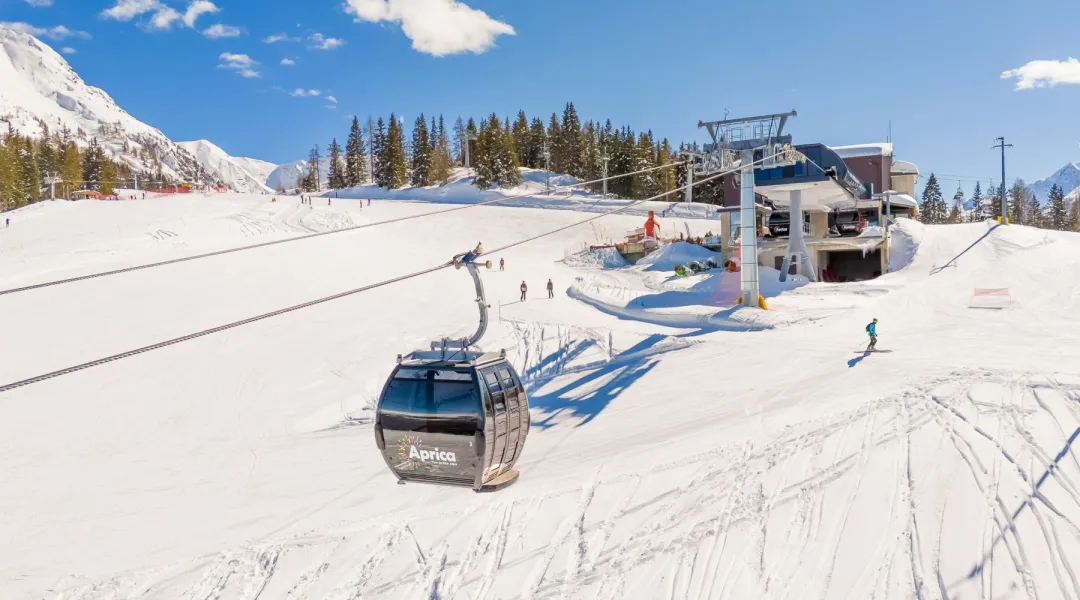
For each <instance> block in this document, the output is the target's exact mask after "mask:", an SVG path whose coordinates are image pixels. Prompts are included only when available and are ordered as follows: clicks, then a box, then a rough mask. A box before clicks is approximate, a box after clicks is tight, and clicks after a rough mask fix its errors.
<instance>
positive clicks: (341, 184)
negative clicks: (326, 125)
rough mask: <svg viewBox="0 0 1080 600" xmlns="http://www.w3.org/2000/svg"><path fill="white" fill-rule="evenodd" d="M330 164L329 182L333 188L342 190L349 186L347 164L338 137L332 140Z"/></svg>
mask: <svg viewBox="0 0 1080 600" xmlns="http://www.w3.org/2000/svg"><path fill="white" fill-rule="evenodd" d="M329 152H330V166H329V167H328V169H329V171H330V172H329V174H328V181H327V184H328V186H329V188H330V189H332V190H340V189H343V188H346V187H348V184H347V183H346V180H345V166H346V165H345V164H344V160H343V159H342V156H341V146H339V145H338V143H337V138H334V139H333V140H332V141H331V142H330V150H329Z"/></svg>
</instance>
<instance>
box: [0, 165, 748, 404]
mask: <svg viewBox="0 0 1080 600" xmlns="http://www.w3.org/2000/svg"><path fill="white" fill-rule="evenodd" d="M764 160H765V159H764V158H762V159H761V160H758V161H755V162H753V163H751V164H750V166H753V165H756V164H758V163H760V162H764ZM741 168H743V166H742V165H740V166H739V167H736V168H734V169H731V170H728V171H721V172H719V173H715V174H713V175H710V176H708V177H706V178H704V179H700V180H698V181H695V182H694V183H692V184H689V185H685V186H682V187H679V188H675V189H673V190H671V191H670V192H664V193H662V194H658V195H656V196H652V197H651V198H646V199H644V200H636V201H633V202H630V203H629V204H627V205H626V206H622V207H619V208H616V209H613V210H609V211H607V212H604V213H600V214H598V215H596V216H593V217H589V218H587V219H583V220H581V221H578V222H576V223H572V224H570V225H564V226H562V227H557V228H555V229H552V230H550V231H547V232H545V233H541V234H538V235H534V236H531V237H528V238H524V239H522V240H518V241H516V242H513V243H511V244H507V245H505V246H502V247H499V248H496V249H494V250H490V251H487V252H485V254H494V253H496V252H502V251H504V250H507V249H510V248H513V247H515V246H520V245H522V244H527V243H529V242H532V241H534V240H538V239H540V238H543V237H547V236H549V235H552V234H555V233H558V232H560V231H565V230H567V229H570V228H572V227H577V226H578V225H584V224H585V223H589V222H592V221H595V220H597V219H601V218H603V217H606V216H609V215H613V214H615V213H619V212H622V211H625V210H628V209H630V208H632V207H634V206H638V205H640V204H642V203H644V202H650V201H654V200H659V199H660V198H663V197H665V196H668V195H670V194H674V193H677V192H680V191H683V190H684V189H686V188H689V187H691V186H694V185H698V184H701V183H705V182H707V181H711V180H713V179H716V178H718V177H723V176H724V175H727V174H729V173H734V172H735V171H738V170H739V169H741ZM579 185H581V184H579ZM453 264H454V263H453V261H448V262H445V263H442V264H440V265H436V266H434V267H430V268H427V269H423V270H420V271H415V272H413V273H409V274H408V275H402V276H399V277H394V278H392V279H386V280H384V281H380V282H378V283H372V284H369V285H365V286H363V287H359V288H356V289H352V290H348V291H345V292H340V293H338V294H334V295H332V296H325V297H323V298H318V299H316V300H310V301H308V302H304V303H301V304H296V305H293V306H289V307H287V308H282V309H278V310H275V311H272V312H268V313H263V314H261V315H258V316H254V317H250V318H247V319H242V320H240V321H233V322H232V323H227V324H225V325H219V326H217V327H212V328H210V329H204V330H202V331H198V332H195V333H191V334H188V335H184V336H181V337H177V338H173V339H171V340H167V341H164V342H159V343H156V344H150V345H149V346H143V347H141V348H136V349H134V350H128V351H127V352H121V353H119V354H114V355H112V356H107V357H105V358H99V359H96V360H92V361H89V362H85V363H82V364H78V365H74V366H71V367H66V368H63V369H58V370H56V371H52V372H49V373H45V374H42V375H36V376H34V377H29V378H27V379H23V380H20V381H15V382H12V383H8V384H5V385H2V386H0V393H2V392H8V391H11V390H14V389H16V388H20V387H24V386H27V385H31V384H34V383H39V382H42V381H46V380H48V379H53V378H56V377H60V376H62V375H68V374H70V373H75V372H78V371H83V370H85V369H89V368H92V367H97V366H100V365H103V364H106V363H110V362H114V361H117V360H121V359H124V358H129V357H132V356H135V355H138V354H144V353H146V352H150V351H153V350H158V349H160V348H165V347H167V346H173V345H175V344H179V343H182V342H187V341H190V340H193V339H196V338H200V337H204V336H207V335H211V334H214V333H218V332H221V331H226V330H229V329H234V328H236V327H240V326H242V325H247V324H249V323H255V322H258V321H263V320H265V319H269V318H271V317H276V316H279V315H283V314H286V313H290V312H294V311H298V310H300V309H303V308H308V307H311V306H316V305H318V304H323V303H326V302H330V301H332V300H337V299H340V298H345V297H348V296H353V295H356V294H359V293H361V292H366V291H368V290H373V289H376V288H380V287H384V286H387V285H390V284H393V283H398V282H400V281H405V280H407V279H413V278H416V277H420V276H422V275H427V274H429V273H434V272H436V271H441V270H442V269H445V268H447V267H450V266H452V265H453Z"/></svg>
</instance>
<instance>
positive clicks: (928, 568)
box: [0, 194, 1080, 600]
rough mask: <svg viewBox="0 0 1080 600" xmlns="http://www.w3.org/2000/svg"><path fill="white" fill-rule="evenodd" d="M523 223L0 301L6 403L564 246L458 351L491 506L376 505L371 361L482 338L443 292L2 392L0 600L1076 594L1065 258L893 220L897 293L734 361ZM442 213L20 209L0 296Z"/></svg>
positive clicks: (155, 204)
mask: <svg viewBox="0 0 1080 600" xmlns="http://www.w3.org/2000/svg"><path fill="white" fill-rule="evenodd" d="M456 201H459V202H461V201H464V199H463V198H458V199H457V200H456ZM583 205H584V203H583ZM531 206H532V208H517V207H513V208H508V207H501V206H500V207H495V206H485V207H476V208H470V209H467V210H465V209H463V210H458V211H456V212H452V213H446V214H443V215H440V216H436V217H428V218H425V219H417V220H412V221H409V222H408V224H407V225H385V226H380V227H372V228H368V229H364V230H361V231H354V232H348V233H340V234H336V235H331V236H323V237H319V238H315V239H309V240H304V241H300V242H295V243H290V244H284V245H277V246H270V247H263V248H259V249H256V250H250V251H245V252H238V253H232V254H227V255H222V256H216V257H213V258H208V259H203V260H198V261H192V262H185V263H180V264H174V265H169V266H165V267H160V268H156V269H149V270H142V271H135V272H129V273H124V274H120V275H116V276H113V277H107V278H99V279H91V280H86V281H80V282H77V283H73V284H70V285H64V286H57V287H51V288H42V289H38V290H33V291H29V292H23V293H18V294H12V295H7V296H3V297H0V302H2V305H3V309H4V311H5V314H15V315H19V318H17V319H8V320H6V321H5V322H4V325H3V334H4V337H3V340H4V343H3V344H0V383H7V382H9V381H14V380H18V379H21V378H24V377H28V376H33V375H37V374H40V373H47V372H50V371H53V370H55V369H58V368H62V367H66V366H69V365H75V364H80V363H83V362H86V361H89V360H93V359H96V358H100V357H105V356H109V355H112V354H115V353H117V352H120V351H124V350H128V349H131V348H138V347H141V346H144V345H146V344H149V343H154V342H158V341H162V340H167V339H173V338H176V337H179V336H181V335H184V334H188V333H192V332H195V331H199V330H203V329H207V328H210V327H213V326H215V325H219V324H222V323H226V322H230V321H234V320H239V319H243V318H246V317H250V316H252V315H256V314H262V313H267V312H269V311H272V310H274V309H277V308H280V307H285V306H292V305H296V304H300V303H302V302H305V301H308V300H311V299H315V298H320V297H324V296H330V295H332V294H336V293H340V292H342V291H344V290H350V289H355V288H359V287H361V286H364V285H366V284H370V283H373V282H377V281H381V280H384V279H389V278H391V277H399V276H401V275H402V274H403V273H408V272H412V271H414V270H418V269H422V268H424V267H427V266H434V265H438V264H443V263H445V261H447V260H448V259H449V257H450V256H452V255H453V254H454V253H455V252H459V251H463V250H466V249H468V248H469V247H471V246H472V245H473V244H475V243H476V242H477V241H478V240H479V241H482V242H483V244H484V245H485V246H486V247H488V248H496V247H500V246H503V245H506V244H509V243H512V242H515V241H520V240H522V239H525V238H531V237H534V236H538V235H540V234H542V233H545V232H551V231H553V230H555V229H556V228H563V227H565V229H563V230H561V231H558V232H557V233H554V234H552V235H549V236H546V237H538V238H537V239H536V240H535V241H533V242H530V243H527V244H523V245H519V246H516V247H514V248H513V249H511V250H509V251H507V252H505V253H502V254H495V255H492V256H491V258H492V259H493V260H494V261H495V263H498V261H499V259H500V258H505V259H506V270H505V271H502V272H500V271H498V270H493V271H490V272H487V271H485V273H484V277H485V281H486V287H487V293H488V299H489V301H490V303H491V304H492V306H493V308H492V313H493V316H495V318H493V322H492V323H491V327H490V328H489V330H488V334H487V336H486V337H485V338H484V339H483V340H482V341H481V344H482V346H483V347H484V348H485V349H489V350H494V349H498V348H505V349H506V350H507V356H508V358H509V359H510V360H512V361H513V362H514V364H515V366H516V367H517V369H518V371H519V372H520V373H521V374H522V377H523V379H524V381H525V383H526V386H527V390H528V394H529V401H530V404H531V407H532V423H533V428H532V430H531V433H530V434H529V438H528V441H527V443H526V445H525V447H524V452H523V454H522V456H521V460H520V461H519V462H518V467H519V469H520V470H521V480H520V481H519V482H518V483H517V484H515V485H514V486H513V487H511V488H509V489H507V490H505V491H502V492H499V493H497V494H490V495H477V494H474V493H472V492H471V491H468V490H458V489H445V488H436V487H431V486H424V485H406V486H398V485H396V484H395V481H394V478H393V477H392V476H391V475H390V473H389V472H388V470H387V468H386V465H385V463H384V461H383V459H382V457H381V456H380V454H379V452H378V450H377V449H376V447H375V442H374V434H373V432H372V429H371V425H370V422H369V419H370V411H368V410H365V408H366V405H367V404H369V403H370V402H371V401H372V400H373V399H374V398H375V397H376V396H377V394H378V393H379V389H380V387H381V385H382V383H383V382H384V380H385V377H386V375H387V374H388V373H389V371H390V370H391V369H392V368H393V366H394V357H395V355H396V354H397V353H399V352H403V351H407V350H410V349H413V348H418V347H424V346H426V345H427V344H428V342H429V341H430V340H432V339H438V338H439V337H441V336H444V335H445V336H451V337H453V336H457V335H462V334H467V333H469V332H471V331H472V328H473V327H474V326H475V318H476V317H475V315H476V309H475V307H474V302H475V292H474V289H473V286H472V284H471V282H470V281H469V278H468V276H467V275H466V274H465V273H464V272H462V271H457V270H454V269H446V270H442V271H439V272H437V273H432V274H430V275H425V276H422V277H417V278H413V279H408V280H404V281H401V282H399V283H397V284H395V285H393V286H387V287H381V288H376V289H372V290H371V291H369V292H365V293H361V294H356V295H351V296H347V297H342V298H339V299H337V300H334V301H332V302H327V303H325V304H319V305H317V306H312V307H309V308H305V309H303V310H300V311H297V312H292V313H289V314H285V315H281V316H278V317H274V318H271V319H267V320H263V321H258V322H255V323H251V324H248V325H245V326H243V327H239V328H236V329H231V330H229V331H226V332H219V333H216V334H211V335H207V336H203V337H199V338H196V339H193V340H190V341H187V342H183V343H179V344H175V345H171V346H168V347H166V348H162V349H160V350H155V351H152V352H148V353H143V354H139V355H136V356H133V357H130V358H125V359H123V360H118V361H112V362H108V363H106V364H102V365H99V366H95V367H93V368H90V369H86V370H81V371H78V372H75V373H71V374H68V375H64V376H61V377H57V378H53V379H49V380H45V381H41V382H39V383H34V384H32V385H28V386H25V387H22V388H18V389H16V390H13V391H10V392H6V393H3V394H2V395H0V474H2V475H3V481H2V484H0V515H3V518H0V539H2V540H6V543H4V544H0V589H3V594H2V595H3V597H4V599H5V600H7V598H12V599H14V600H21V599H23V598H26V599H31V598H32V599H35V600H37V599H42V598H47V599H49V600H57V599H60V598H63V599H64V600H70V599H72V598H79V599H81V600H98V599H101V600H105V599H116V598H125V599H128V600H131V599H173V598H221V599H223V600H224V599H233V598H256V597H258V598H260V599H293V600H299V599H327V600H335V599H345V598H366V599H373V600H400V599H413V598H443V599H447V600H449V599H459V600H460V599H464V598H475V599H480V598H484V599H487V600H494V599H497V598H502V599H509V598H515V599H516V598H528V599H536V600H539V599H549V598H550V599H554V598H565V599H578V598H582V599H584V598H590V599H591V598H602V599H604V600H608V599H623V598H633V599H638V598H640V599H644V600H653V599H659V598H662V599H671V598H674V599H684V598H695V599H730V600H744V599H753V600H759V599H775V600H780V599H784V598H791V599H796V598H798V599H802V598H812V599H815V600H843V599H867V598H876V599H878V600H912V599H923V600H931V599H933V600H943V599H944V598H951V599H957V598H962V599H969V598H971V599H974V598H1009V599H1013V600H1022V599H1027V600H1034V599H1038V600H1059V599H1061V600H1064V599H1069V598H1076V597H1077V590H1078V589H1080V585H1078V583H1080V582H1078V580H1077V578H1076V575H1078V574H1080V528H1078V527H1077V524H1078V523H1080V461H1078V458H1077V450H1078V447H1077V445H1076V443H1077V441H1080V406H1078V404H1077V399H1078V398H1080V281H1078V280H1077V279H1076V278H1075V277H1069V276H1068V274H1069V273H1075V272H1077V271H1078V270H1080V235H1077V234H1069V233H1059V232H1048V231H1040V230H1034V229H1030V228H1025V227H1019V226H1009V227H997V228H992V225H991V224H987V223H976V224H969V225H955V226H934V227H922V226H921V225H920V224H918V223H912V222H910V221H902V222H901V224H899V225H898V226H897V229H898V231H899V232H900V233H901V234H902V237H903V243H902V244H898V246H897V248H896V250H897V252H896V255H894V257H893V258H894V260H895V261H897V263H896V265H895V266H897V267H900V266H904V265H906V266H904V268H902V269H901V268H898V269H897V270H895V271H894V272H891V273H889V274H887V275H885V276H884V277H881V278H879V279H877V280H874V281H868V282H863V283H857V284H825V283H806V284H805V285H801V286H799V287H797V288H796V289H789V290H786V291H785V290H776V295H775V296H772V297H770V298H769V300H768V304H769V307H770V309H771V310H770V311H769V312H770V313H776V314H778V315H781V316H785V317H791V318H790V319H786V320H785V322H787V323H791V324H786V325H785V324H780V325H777V326H775V327H772V328H771V329H768V330H763V331H757V332H744V331H740V332H731V331H728V330H725V329H724V328H714V327H713V326H712V322H711V321H715V318H711V319H703V318H700V317H701V315H702V314H703V313H706V314H707V312H711V313H712V314H711V315H708V316H710V317H716V316H717V315H720V316H732V315H735V314H738V313H739V310H735V311H733V310H732V309H731V308H729V307H727V306H725V305H724V301H725V300H726V299H727V298H726V296H725V297H721V296H714V294H713V293H712V292H723V291H724V289H723V286H724V285H726V284H725V283H724V282H725V281H726V279H727V278H726V276H721V277H715V276H714V277H712V278H711V279H710V274H708V273H706V274H702V275H696V276H692V277H688V278H684V279H676V278H674V277H673V276H672V275H667V276H666V277H663V276H664V275H665V273H664V272H662V271H647V272H646V271H644V270H643V269H635V268H631V267H627V266H625V265H623V264H621V263H620V262H619V261H615V260H608V259H607V258H604V257H594V258H596V259H597V260H570V261H566V260H564V259H565V258H566V257H567V256H572V255H574V254H575V253H577V252H578V251H580V250H581V249H582V248H583V246H584V245H586V244H592V243H596V242H598V241H603V240H604V239H605V238H606V237H608V236H607V235H605V234H604V232H603V231H602V228H608V229H609V230H610V231H612V232H622V231H625V230H627V229H630V228H632V227H636V226H639V225H640V224H641V222H642V221H643V216H641V215H635V216H623V215H611V216H608V217H604V218H603V219H600V220H597V221H594V222H592V223H590V224H589V225H586V226H582V227H570V226H571V225H572V224H574V223H576V222H578V221H580V220H582V219H584V218H587V217H592V216H596V213H595V212H594V213H588V214H583V213H581V212H575V211H573V210H541V209H539V208H537V207H540V206H544V205H543V204H541V203H535V204H532V205H531ZM558 206H559V207H560V208H567V205H566V204H559V205H558ZM437 208H439V207H434V206H432V205H431V204H427V203H417V202H397V201H391V200H375V201H374V202H372V203H371V204H370V205H367V203H365V205H364V206H363V207H361V205H360V203H359V202H351V201H347V200H341V201H338V200H334V201H333V203H332V205H327V204H326V203H320V202H314V203H313V205H301V204H299V202H298V200H297V199H296V198H291V197H281V196H278V201H277V202H274V203H271V202H269V200H268V198H266V197H264V196H252V195H237V194H222V195H220V196H215V197H214V199H213V201H208V200H207V198H206V197H202V196H198V195H189V196H187V197H166V198H162V199H156V200H152V201H146V202H142V201H140V202H100V203H90V202H83V203H67V202H65V203H50V202H45V203H39V204H35V205H32V206H30V207H27V208H24V209H20V210H17V211H14V212H12V213H10V215H11V217H12V225H11V228H10V229H5V230H3V235H2V236H0V287H2V288H5V289H6V288H9V287H12V286H14V285H17V284H22V283H31V282H35V281H44V280H50V279H54V278H59V277H65V276H72V275H78V274H84V273H91V272H95V271H98V270H102V269H105V268H115V267H119V266H123V265H133V264H139V263H144V262H148V261H153V260H159V259H166V258H172V257H177V256H184V255H189V254H194V253H196V252H202V251H208V250H212V249H217V248H226V247H230V246H234V245H241V244H249V243H255V242H260V241H267V240H272V239H279V238H283V237H285V236H289V235H296V234H298V233H301V232H306V231H322V230H326V229H332V228H339V227H342V226H344V225H347V224H350V223H352V224H361V223H367V222H375V221H382V220H385V219H392V218H397V217H403V216H408V215H416V214H418V213H422V212H429V211H432V210H435V209H437ZM662 226H663V227H669V226H670V227H671V228H675V229H679V230H681V229H683V227H684V225H683V223H682V222H681V219H680V220H675V219H664V220H662ZM685 227H688V228H690V229H691V231H692V232H693V233H694V234H695V235H697V234H700V233H702V232H704V231H705V230H707V229H709V228H715V222H714V221H710V220H707V219H698V220H691V219H687V221H686V225H685ZM894 235H895V232H894ZM676 250H677V249H676ZM762 276H763V277H774V276H775V271H772V270H763V273H762ZM549 278H550V279H551V280H552V281H553V283H554V286H555V290H556V297H555V298H554V299H551V300H549V299H547V297H546V294H544V293H543V291H542V290H543V286H544V283H545V282H546V281H547V280H548V279H549ZM522 280H525V281H527V283H528V284H529V287H530V290H531V291H530V294H529V298H528V300H527V301H525V302H519V301H518V300H517V299H518V284H519V283H520V282H521V281H522ZM620 280H621V281H622V282H624V283H625V285H624V286H623V287H622V288H620V287H619V285H618V284H619V281H620ZM710 282H714V283H715V284H716V285H715V286H714V287H713V288H712V289H711V290H710V289H709V285H710ZM575 287H577V288H581V289H594V290H597V289H601V288H602V290H603V292H604V293H603V297H602V299H603V300H605V301H606V302H607V303H608V304H611V305H614V302H613V300H614V299H615V298H616V296H619V297H620V298H623V299H624V300H625V301H624V302H621V307H622V308H624V309H625V310H624V312H622V313H620V314H618V315H615V314H609V313H608V312H605V311H604V310H598V309H597V308H596V307H595V306H594V305H592V304H590V303H587V302H583V301H578V300H575V299H573V298H571V297H569V296H568V295H567V292H568V291H569V290H570V289H572V288H575ZM976 288H1008V289H1009V290H1010V293H1011V296H1010V297H1011V300H1012V302H1011V304H1010V305H1009V306H1007V307H1006V308H1004V309H1003V310H999V311H987V310H974V309H971V308H969V305H970V301H971V299H972V296H973V293H974V290H975V289H976ZM537 291H539V292H540V293H539V294H537V293H536V292H537ZM714 299H715V300H716V303H715V304H713V300H714ZM688 302H691V303H695V304H687V303H688ZM706 309H707V312H706ZM740 310H744V309H740ZM645 311H649V312H651V313H653V314H652V316H653V317H658V316H663V317H665V318H666V319H668V321H667V322H666V323H664V324H661V323H657V322H654V320H652V319H650V318H649V317H650V315H643V314H641V313H643V312H645ZM751 314H752V315H760V314H761V313H758V312H756V311H754V312H752V313H751ZM496 315H497V316H496ZM680 317H681V319H680ZM873 317H878V318H879V319H880V322H879V324H878V332H879V334H880V336H881V342H880V343H879V344H878V347H879V348H880V349H882V350H884V351H885V352H880V353H876V354H869V355H867V354H864V353H863V352H862V351H861V350H862V348H863V347H864V346H865V343H866V336H865V334H864V333H863V327H864V326H865V324H866V323H867V322H869V320H870V319H871V318H873ZM657 320H659V319H657ZM744 320H746V319H744ZM348 417H351V418H348Z"/></svg>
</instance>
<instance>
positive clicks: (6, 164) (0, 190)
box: [0, 135, 17, 210]
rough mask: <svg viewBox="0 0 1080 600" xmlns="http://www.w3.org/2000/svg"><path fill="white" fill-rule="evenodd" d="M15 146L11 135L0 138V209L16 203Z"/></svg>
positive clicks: (10, 206) (11, 206)
mask: <svg viewBox="0 0 1080 600" xmlns="http://www.w3.org/2000/svg"><path fill="white" fill-rule="evenodd" d="M15 156H16V153H15V148H14V143H13V137H12V136H10V135H9V136H5V137H3V138H0V210H7V209H9V208H13V207H14V206H15V205H16V198H17V195H16V193H15V179H16V169H15Z"/></svg>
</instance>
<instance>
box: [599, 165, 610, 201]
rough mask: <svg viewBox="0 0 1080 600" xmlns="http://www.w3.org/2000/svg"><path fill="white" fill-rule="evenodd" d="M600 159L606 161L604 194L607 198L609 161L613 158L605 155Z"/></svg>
mask: <svg viewBox="0 0 1080 600" xmlns="http://www.w3.org/2000/svg"><path fill="white" fill-rule="evenodd" d="M600 160H602V161H604V195H603V197H604V198H607V164H608V161H609V160H611V157H609V156H604V157H601V158H600Z"/></svg>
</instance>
